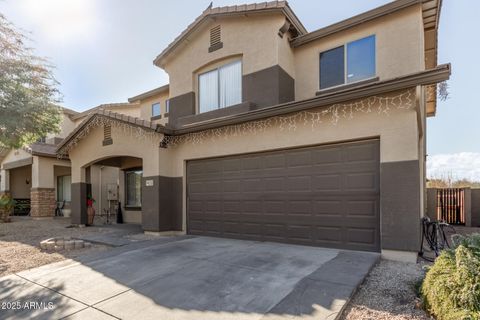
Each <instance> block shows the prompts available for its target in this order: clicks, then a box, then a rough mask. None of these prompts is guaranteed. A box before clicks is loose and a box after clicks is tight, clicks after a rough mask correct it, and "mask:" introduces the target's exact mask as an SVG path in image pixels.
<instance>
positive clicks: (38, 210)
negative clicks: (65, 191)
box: [30, 156, 56, 217]
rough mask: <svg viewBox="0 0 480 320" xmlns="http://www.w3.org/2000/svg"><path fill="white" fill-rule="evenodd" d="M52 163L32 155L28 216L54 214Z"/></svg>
mask: <svg viewBox="0 0 480 320" xmlns="http://www.w3.org/2000/svg"><path fill="white" fill-rule="evenodd" d="M54 180H55V179H54V172H53V164H52V163H51V162H50V161H48V160H46V159H43V158H40V157H36V156H34V157H33V162H32V188H31V190H30V216H32V217H53V216H55V207H56V203H55V182H54Z"/></svg>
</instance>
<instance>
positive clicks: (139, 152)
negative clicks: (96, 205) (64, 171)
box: [70, 125, 166, 183]
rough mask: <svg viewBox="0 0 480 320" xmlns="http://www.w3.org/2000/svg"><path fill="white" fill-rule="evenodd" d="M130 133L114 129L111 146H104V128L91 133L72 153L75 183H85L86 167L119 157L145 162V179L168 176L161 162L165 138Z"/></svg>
mask: <svg viewBox="0 0 480 320" xmlns="http://www.w3.org/2000/svg"><path fill="white" fill-rule="evenodd" d="M126 132H127V133H126ZM126 132H125V131H124V130H123V129H122V128H119V127H117V126H115V125H114V126H112V140H113V144H111V145H108V146H102V141H103V128H101V127H97V128H95V129H93V130H91V131H90V133H89V135H88V136H87V137H86V138H84V139H82V140H80V141H79V143H78V144H77V146H76V147H75V148H74V149H72V150H71V152H70V159H71V161H72V168H73V170H72V182H73V183H75V182H85V172H84V168H85V167H86V166H89V165H90V164H92V163H95V162H98V161H99V160H102V159H106V158H111V157H116V156H130V157H137V158H141V159H142V160H143V172H144V176H156V175H159V174H160V173H161V172H165V171H166V167H165V164H164V161H163V160H162V161H161V160H160V150H159V147H158V146H159V143H160V141H161V139H162V135H161V134H154V136H153V137H148V136H145V137H137V136H136V133H135V131H133V132H132V134H129V133H128V130H127V131H126ZM165 161H166V160H165ZM81 168H83V169H81Z"/></svg>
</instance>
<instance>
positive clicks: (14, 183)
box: [10, 165, 32, 199]
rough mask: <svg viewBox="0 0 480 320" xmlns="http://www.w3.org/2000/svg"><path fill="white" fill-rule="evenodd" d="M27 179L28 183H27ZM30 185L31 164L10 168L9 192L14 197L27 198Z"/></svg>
mask: <svg viewBox="0 0 480 320" xmlns="http://www.w3.org/2000/svg"><path fill="white" fill-rule="evenodd" d="M27 180H28V184H27ZM31 186H32V166H31V165H29V166H23V167H19V168H15V169H12V170H10V193H11V195H12V197H13V198H14V199H16V198H20V199H22V198H23V199H29V198H30V188H31Z"/></svg>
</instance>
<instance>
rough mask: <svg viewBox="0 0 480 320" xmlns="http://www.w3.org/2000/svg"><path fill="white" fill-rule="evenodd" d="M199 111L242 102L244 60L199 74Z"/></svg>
mask: <svg viewBox="0 0 480 320" xmlns="http://www.w3.org/2000/svg"><path fill="white" fill-rule="evenodd" d="M198 94H199V98H198V101H199V112H200V113H201V112H207V111H211V110H215V109H220V108H225V107H228V106H232V105H235V104H239V103H241V102H242V62H241V61H235V62H232V63H229V64H226V65H224V66H221V67H219V68H217V69H214V70H211V71H208V72H205V73H202V74H200V75H199V76H198Z"/></svg>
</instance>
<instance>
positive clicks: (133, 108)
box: [73, 104, 141, 128]
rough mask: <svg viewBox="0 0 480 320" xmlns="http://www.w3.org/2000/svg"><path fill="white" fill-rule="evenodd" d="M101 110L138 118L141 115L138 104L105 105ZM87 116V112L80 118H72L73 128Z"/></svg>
mask: <svg viewBox="0 0 480 320" xmlns="http://www.w3.org/2000/svg"><path fill="white" fill-rule="evenodd" d="M92 110H93V109H92ZM102 110H106V111H112V112H115V113H121V114H125V115H127V116H131V117H135V118H140V116H141V111H140V105H139V104H136V105H130V106H124V107H118V106H116V107H108V106H106V107H103V108H102ZM87 117H88V114H86V115H85V116H82V117H81V118H76V119H75V120H73V124H74V127H75V128H76V127H78V125H79V124H81V123H82V122H83V120H85V119H86V118H87Z"/></svg>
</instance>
